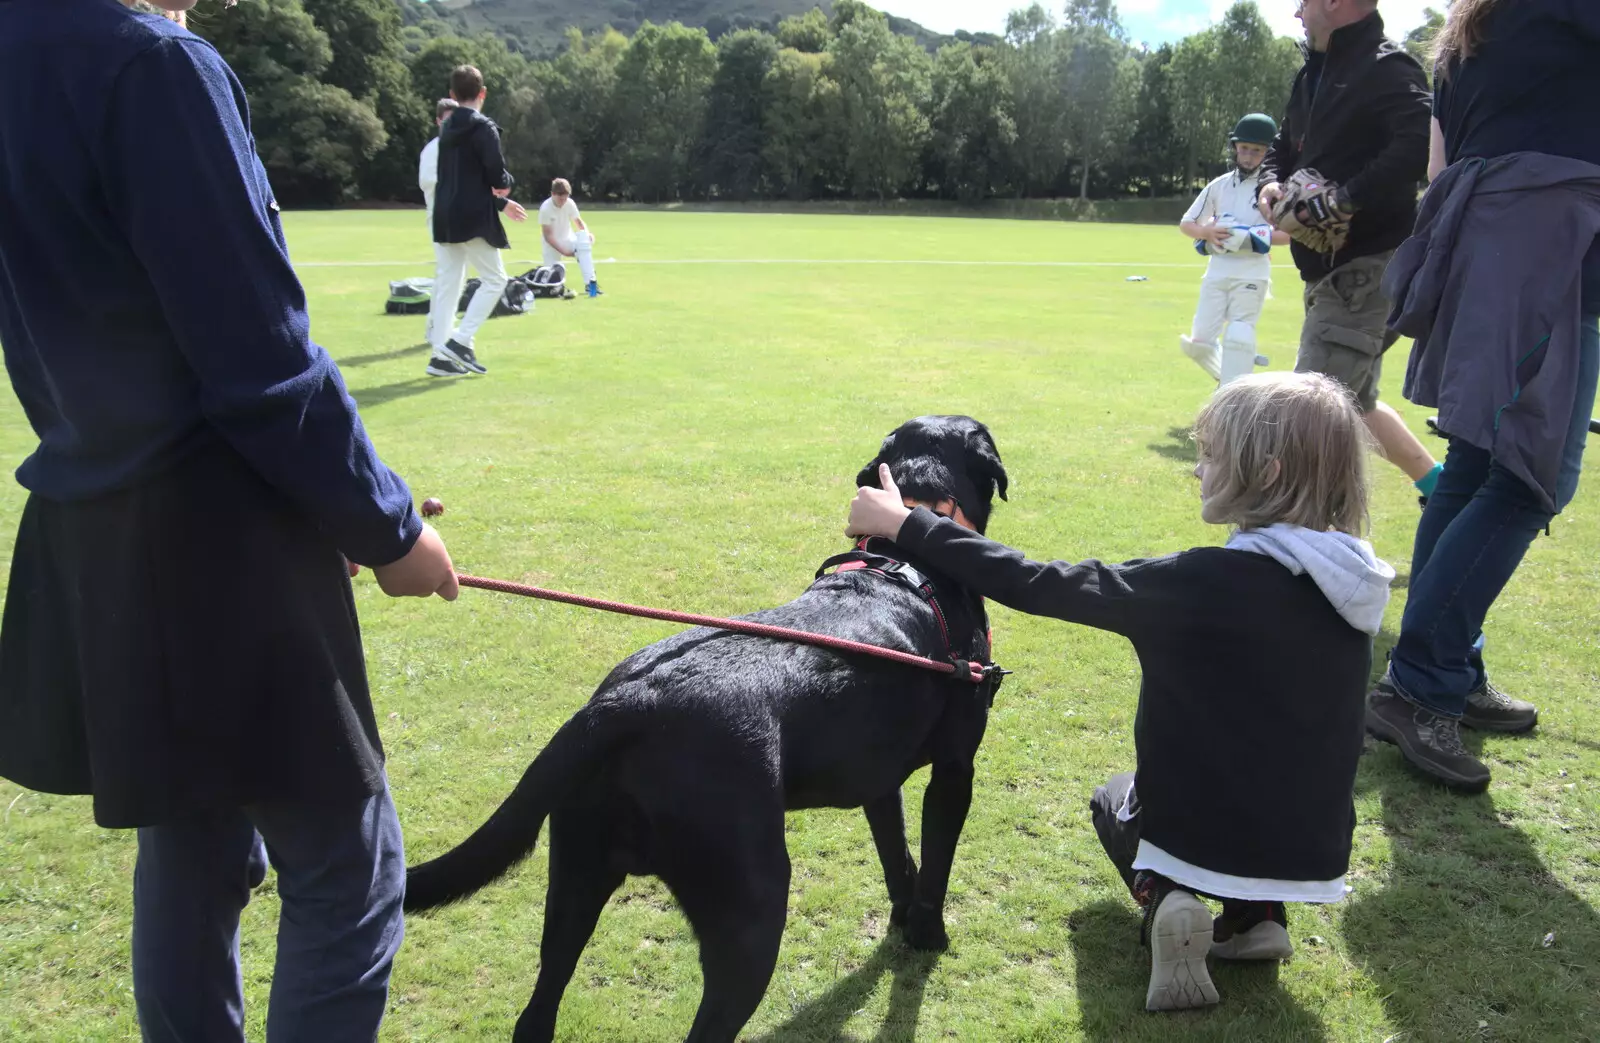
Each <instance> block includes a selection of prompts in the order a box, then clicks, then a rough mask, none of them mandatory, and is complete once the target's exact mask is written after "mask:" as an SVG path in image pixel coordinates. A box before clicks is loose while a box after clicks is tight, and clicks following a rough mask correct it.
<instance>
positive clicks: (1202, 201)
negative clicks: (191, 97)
mask: <svg viewBox="0 0 1600 1043" xmlns="http://www.w3.org/2000/svg"><path fill="white" fill-rule="evenodd" d="M1210 195H1211V192H1210V186H1209V185H1208V186H1207V191H1204V192H1201V193H1200V194H1199V195H1197V196H1195V197H1194V202H1193V203H1190V204H1189V209H1187V210H1185V211H1184V212H1183V220H1185V221H1198V220H1200V212H1201V211H1202V210H1204V209H1205V205H1206V199H1207V198H1208V197H1209V196H1210Z"/></svg>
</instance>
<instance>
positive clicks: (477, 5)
mask: <svg viewBox="0 0 1600 1043" xmlns="http://www.w3.org/2000/svg"><path fill="white" fill-rule="evenodd" d="M437 2H438V6H439V7H440V8H441V9H442V10H443V11H446V12H448V13H449V17H450V18H451V20H452V21H455V22H458V23H459V24H460V25H461V26H462V27H463V28H465V29H467V30H468V31H470V32H481V31H485V30H487V31H489V32H493V33H495V34H497V35H500V36H505V37H510V38H512V39H515V40H518V41H520V42H521V43H522V44H523V45H524V46H525V47H526V48H527V49H528V50H530V51H533V52H535V53H538V52H549V51H552V50H554V49H556V48H557V47H559V46H560V44H561V41H562V38H563V37H564V36H565V34H566V30H567V27H568V26H577V27H578V28H579V29H582V30H583V31H584V32H588V31H590V30H592V29H598V28H600V27H601V26H606V25H609V26H611V27H612V28H614V29H618V30H620V31H622V32H624V33H628V34H631V33H632V32H633V31H634V30H635V29H637V28H638V27H639V26H640V25H641V24H643V23H644V22H647V21H648V22H655V23H657V24H660V23H662V22H682V23H683V24H684V25H696V26H701V27H703V28H705V29H706V30H707V31H708V32H709V33H710V34H711V36H712V38H713V39H715V38H716V37H718V36H721V35H722V34H723V33H725V32H727V31H729V30H732V29H740V28H744V27H747V26H756V27H771V26H772V25H774V24H775V23H777V22H778V21H779V20H781V19H784V18H788V17H789V16H791V15H798V14H804V13H805V12H807V11H809V10H811V9H812V8H813V7H820V8H822V10H823V13H824V14H826V13H827V12H828V11H829V9H830V8H831V7H832V6H833V4H832V0H437ZM889 28H890V29H892V30H894V31H895V32H897V33H900V34H902V35H904V36H910V37H913V38H915V39H916V41H917V42H918V43H920V44H922V45H923V46H924V47H929V48H932V47H937V46H938V45H939V44H941V43H943V42H945V41H946V40H947V39H949V38H948V37H944V36H941V35H940V34H938V33H935V32H933V31H932V30H929V29H925V28H923V27H922V26H920V25H918V24H917V23H916V22H913V21H910V20H909V19H905V18H896V17H892V16H891V17H890V19H889Z"/></svg>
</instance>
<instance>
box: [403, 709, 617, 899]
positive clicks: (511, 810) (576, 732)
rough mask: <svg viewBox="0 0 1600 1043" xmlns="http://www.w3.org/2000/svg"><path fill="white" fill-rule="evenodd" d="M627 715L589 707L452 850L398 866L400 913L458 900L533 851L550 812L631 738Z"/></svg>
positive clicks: (556, 735)
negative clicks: (402, 889)
mask: <svg viewBox="0 0 1600 1043" xmlns="http://www.w3.org/2000/svg"><path fill="white" fill-rule="evenodd" d="M632 731H633V728H632V727H631V724H630V722H629V721H628V715H627V714H625V713H619V712H618V710H617V709H616V708H614V707H597V706H596V705H595V704H593V703H590V704H589V705H587V706H585V707H584V708H583V709H581V710H579V711H578V712H577V713H576V714H574V715H573V717H572V719H571V720H569V721H568V722H567V723H566V724H564V725H562V726H561V728H560V730H559V731H557V732H556V733H555V735H554V736H552V737H551V739H550V743H549V745H547V746H546V747H545V748H544V749H543V750H541V751H540V752H539V755H538V756H537V757H535V758H534V759H533V763H532V764H529V765H528V770H527V771H525V772H523V773H522V779H521V781H519V782H518V783H517V785H516V788H515V789H513V790H512V791H511V795H510V796H508V797H506V799H505V800H504V801H503V802H502V803H501V804H500V806H499V807H498V808H496V809H495V811H494V814H492V815H490V816H489V820H488V821H487V822H485V823H484V824H483V825H481V826H479V827H478V829H477V831H476V832H474V833H473V834H472V835H471V836H469V837H468V838H467V839H466V840H463V841H462V842H461V843H460V844H457V845H456V846H455V847H454V848H451V849H450V850H449V851H447V852H445V853H444V854H442V855H440V856H439V857H438V858H435V859H433V860H431V861H428V862H424V863H422V864H421V865H417V866H411V867H409V868H407V869H406V897H405V909H406V911H407V912H420V911H421V910H424V909H432V908H434V907H435V906H440V905H445V904H447V903H450V902H456V901H460V900H461V899H463V898H466V897H467V896H468V895H470V894H472V893H473V892H475V891H477V890H478V889H479V888H482V887H484V886H486V885H488V884H491V883H493V882H494V881H496V880H498V879H499V878H500V877H502V876H504V875H505V874H506V872H507V871H509V870H510V869H511V868H512V867H513V866H515V865H516V864H517V863H518V862H521V861H522V860H523V859H524V858H526V857H527V856H528V853H529V852H530V851H532V850H533V846H534V844H535V843H537V842H538V840H539V830H540V828H541V827H542V826H543V825H544V820H545V819H547V818H549V817H550V812H551V811H552V810H553V809H554V808H555V807H557V806H558V805H559V804H560V803H561V799H562V798H563V797H564V796H565V795H566V794H567V793H569V792H571V791H572V790H574V789H576V788H577V787H579V786H582V785H583V784H584V783H585V782H586V781H588V779H589V777H590V776H591V775H592V774H593V768H594V767H595V765H596V764H597V763H598V762H599V761H600V759H601V758H603V757H604V756H605V755H606V754H607V753H609V752H610V751H611V750H612V749H613V748H614V747H615V746H616V744H617V743H618V742H619V741H620V740H622V739H624V738H626V737H627V736H628V735H629V734H631V733H632Z"/></svg>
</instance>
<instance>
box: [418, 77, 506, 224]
mask: <svg viewBox="0 0 1600 1043" xmlns="http://www.w3.org/2000/svg"><path fill="white" fill-rule="evenodd" d="M515 183H516V179H515V178H513V177H512V176H511V173H510V171H508V170H506V161H505V157H504V156H503V155H502V154H501V152H500V128H499V127H497V126H495V125H494V121H493V120H491V119H489V118H488V117H487V116H485V115H484V114H483V113H481V112H478V111H477V110H476V109H469V108H467V107H466V106H465V105H463V106H462V107H461V108H459V109H456V110H455V111H454V112H452V113H451V114H450V118H449V119H447V120H445V121H444V126H442V127H440V128H439V186H438V188H437V189H436V190H435V195H434V203H433V241H434V242H436V243H465V242H470V241H471V240H473V239H484V240H486V241H488V243H489V245H491V246H493V247H495V248H497V249H500V250H504V249H506V248H507V247H509V246H510V245H511V243H510V242H509V241H508V240H507V239H506V230H505V226H504V225H502V224H501V223H500V211H501V210H503V209H505V205H506V201H505V200H504V199H501V198H500V197H499V196H496V195H495V194H494V190H495V189H497V188H510V187H511V186H512V185H514V184H515Z"/></svg>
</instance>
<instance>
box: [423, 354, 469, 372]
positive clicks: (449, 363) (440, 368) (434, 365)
mask: <svg viewBox="0 0 1600 1043" xmlns="http://www.w3.org/2000/svg"><path fill="white" fill-rule="evenodd" d="M425 372H426V373H427V374H428V376H430V377H464V376H466V375H467V374H468V373H471V372H472V370H470V369H468V368H467V367H465V366H463V365H462V364H461V363H459V362H457V361H456V360H455V359H450V358H445V357H444V356H443V355H435V356H433V358H431V359H429V360H428V368H427V370H426V371H425Z"/></svg>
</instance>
